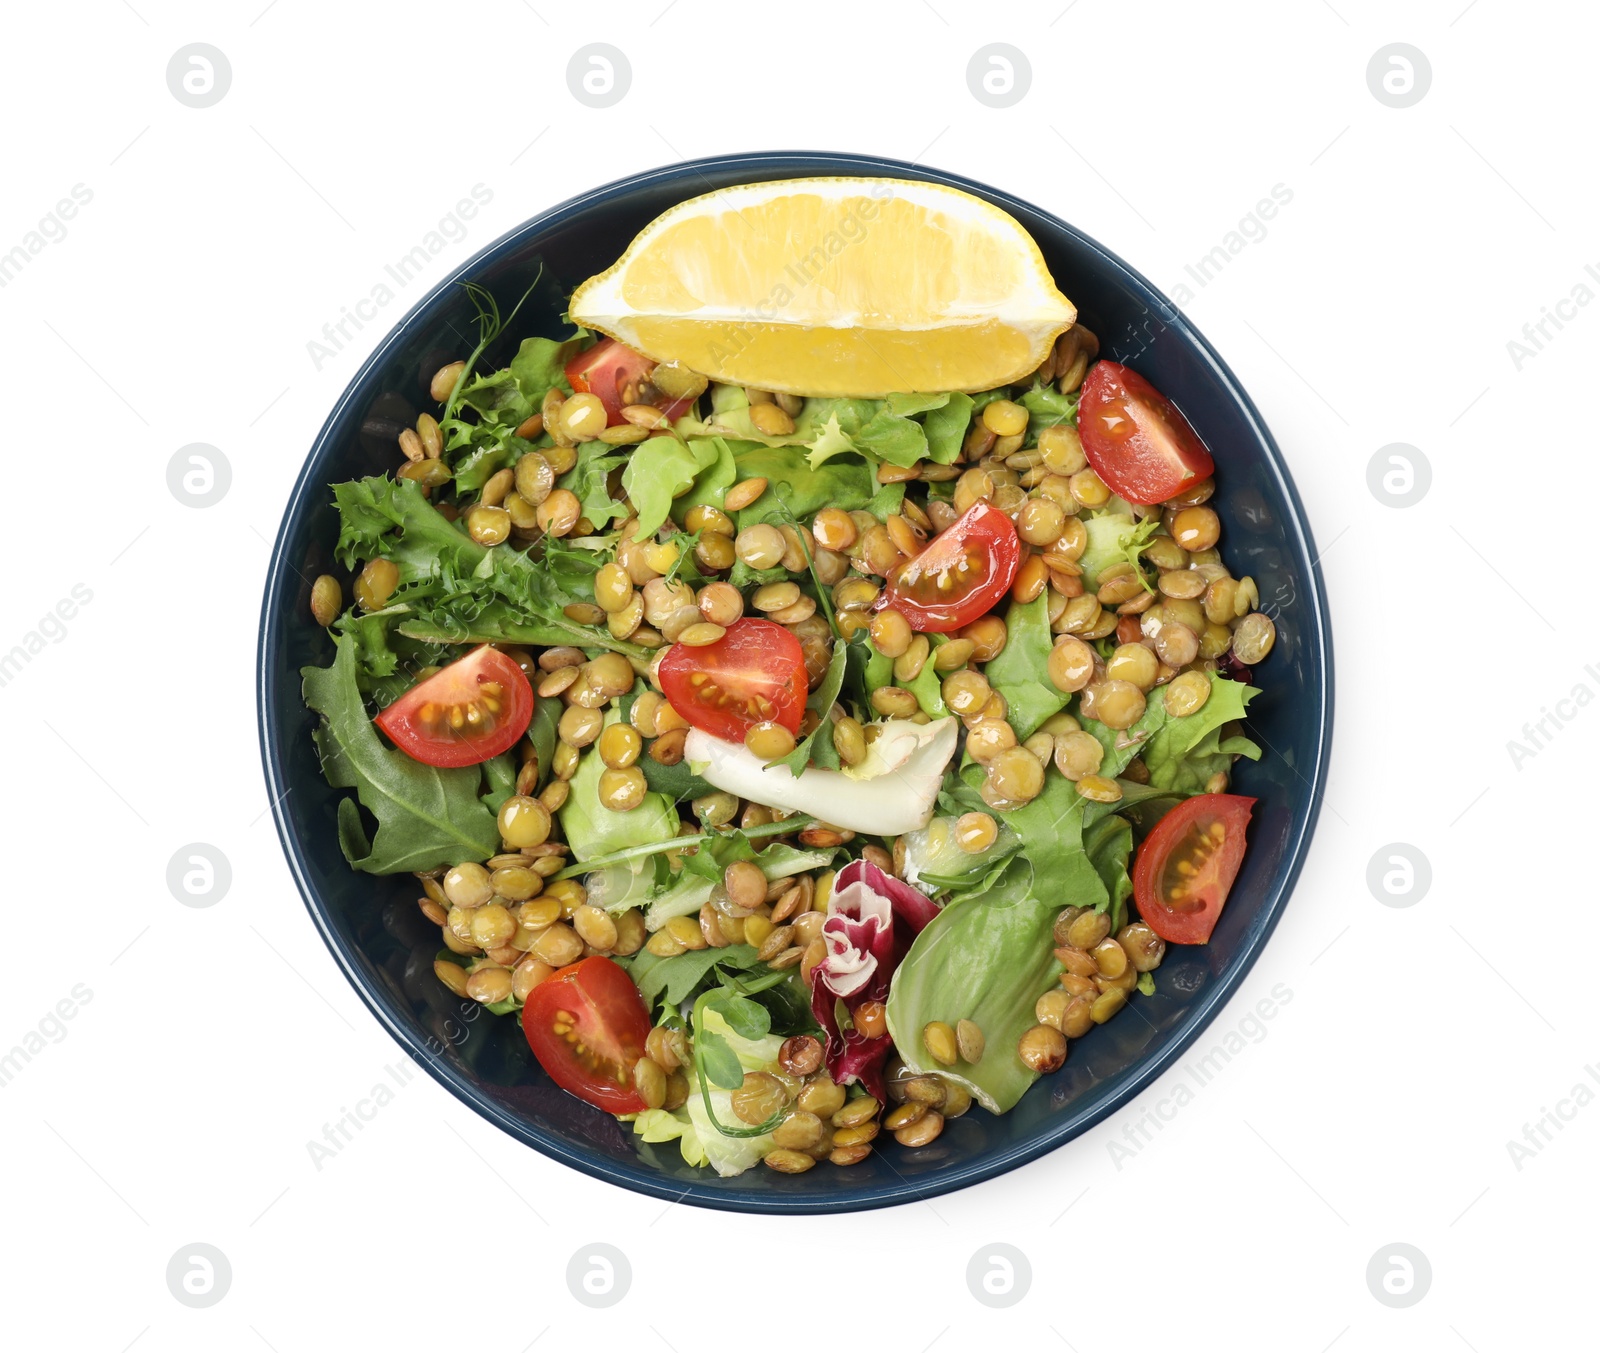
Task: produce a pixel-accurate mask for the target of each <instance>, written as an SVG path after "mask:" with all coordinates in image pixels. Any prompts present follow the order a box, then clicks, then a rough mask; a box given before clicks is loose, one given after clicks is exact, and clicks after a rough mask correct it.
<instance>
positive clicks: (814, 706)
mask: <svg viewBox="0 0 1600 1353" xmlns="http://www.w3.org/2000/svg"><path fill="white" fill-rule="evenodd" d="M847 647H848V645H847V644H846V643H845V641H844V640H843V639H835V640H834V641H833V658H832V660H831V661H830V662H829V663H828V670H827V672H825V673H824V674H823V677H822V681H821V682H820V683H819V684H818V686H817V689H816V690H814V691H812V692H811V694H810V696H809V697H808V698H807V700H806V708H807V709H808V710H810V711H811V712H812V713H813V714H815V715H816V716H817V721H818V722H817V726H816V727H815V728H814V729H812V730H811V732H810V733H809V734H807V735H806V736H805V737H804V738H802V739H801V740H800V742H799V743H798V745H797V746H796V747H795V749H794V751H792V752H790V753H789V755H788V756H785V757H780V758H779V759H778V760H777V761H776V762H774V763H773V764H774V765H779V766H787V767H788V768H789V769H790V770H791V771H792V772H793V773H794V774H795V776H796V777H798V776H799V775H800V773H801V772H802V771H803V770H805V768H806V764H807V762H810V763H812V764H814V765H818V766H821V767H823V768H824V769H825V770H838V769H839V753H838V752H837V751H835V750H834V746H833V719H832V718H831V717H830V711H831V710H832V709H833V704H834V701H836V700H837V699H838V698H839V690H840V688H841V687H842V686H843V685H844V673H845V665H846V663H847V662H848V658H847V657H846V654H845V650H846V648H847Z"/></svg>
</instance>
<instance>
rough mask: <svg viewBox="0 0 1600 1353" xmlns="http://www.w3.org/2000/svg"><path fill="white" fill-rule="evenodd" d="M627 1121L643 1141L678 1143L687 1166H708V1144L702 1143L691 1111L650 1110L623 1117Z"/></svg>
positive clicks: (683, 1109) (684, 1109)
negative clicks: (706, 1164)
mask: <svg viewBox="0 0 1600 1353" xmlns="http://www.w3.org/2000/svg"><path fill="white" fill-rule="evenodd" d="M619 1116H620V1117H621V1119H622V1121H623V1122H625V1123H626V1122H631V1123H632V1124H633V1130H634V1132H636V1133H637V1134H638V1135H639V1139H640V1140H641V1141H645V1142H651V1143H659V1142H670V1141H676V1142H677V1143H678V1150H679V1152H680V1153H681V1154H682V1155H683V1161H684V1164H685V1165H694V1166H700V1165H704V1164H705V1163H706V1148H705V1144H704V1143H703V1142H701V1140H700V1130H699V1129H698V1128H697V1127H695V1125H694V1122H693V1120H692V1119H690V1117H689V1112H688V1110H687V1108H682V1109H677V1110H674V1111H673V1112H672V1113H668V1112H667V1111H666V1110H665V1109H646V1110H645V1111H644V1112H643V1113H635V1114H621V1115H619Z"/></svg>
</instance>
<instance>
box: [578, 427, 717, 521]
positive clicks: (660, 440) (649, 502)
mask: <svg viewBox="0 0 1600 1353" xmlns="http://www.w3.org/2000/svg"><path fill="white" fill-rule="evenodd" d="M717 459H718V450H717V444H716V443H715V442H714V441H710V440H707V439H705V438H696V439H694V440H692V441H687V442H682V441H679V440H678V439H677V438H676V437H651V438H649V439H648V440H647V441H643V442H640V443H639V444H638V446H636V447H635V448H634V451H633V454H632V455H631V456H629V457H627V468H626V469H624V470H623V472H622V488H623V491H624V492H625V493H627V495H628V499H629V501H630V502H632V504H633V508H634V511H635V512H637V513H638V514H639V529H638V531H637V532H636V533H635V534H634V539H635V540H645V539H647V538H648V537H650V536H653V535H655V533H656V530H657V529H658V528H659V527H660V526H661V524H662V523H663V522H665V521H666V520H667V518H668V516H669V515H670V514H671V512H672V502H673V499H675V498H677V497H678V496H679V495H680V494H682V493H685V492H687V491H688V490H689V489H691V488H693V487H694V484H695V481H696V480H697V479H698V478H699V476H700V474H701V473H702V471H705V470H708V469H710V468H711V466H712V465H714V464H715V463H716V461H717ZM591 520H592V518H591Z"/></svg>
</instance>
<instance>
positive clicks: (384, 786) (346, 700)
mask: <svg viewBox="0 0 1600 1353" xmlns="http://www.w3.org/2000/svg"><path fill="white" fill-rule="evenodd" d="M300 675H301V677H302V678H303V679H304V683H305V685H304V694H305V702H306V704H307V705H308V706H310V708H311V709H312V710H314V711H315V712H316V713H318V714H320V715H321V716H322V719H323V723H322V726H321V727H320V728H319V729H318V730H317V731H316V732H315V733H314V734H313V737H314V738H315V739H316V744H317V750H318V752H319V753H320V754H321V757H322V772H323V774H324V775H326V776H327V777H328V783H329V784H331V785H332V786H333V787H334V788H335V789H354V790H355V791H356V796H357V798H359V799H360V801H361V804H362V806H363V807H365V808H366V809H367V811H368V812H370V813H371V814H372V815H373V816H374V817H375V818H377V820H378V830H377V834H376V835H375V836H374V837H373V839H372V840H371V841H370V842H369V841H368V840H367V837H366V831H365V828H364V826H363V824H362V821H361V814H360V810H359V809H358V808H357V807H356V800H355V799H350V798H344V799H341V800H340V802H339V844H340V846H341V848H342V849H343V850H344V854H345V858H346V859H347V860H349V861H350V864H351V866H352V867H354V868H356V869H361V870H365V871H366V872H367V873H369V874H403V873H414V872H417V871H419V870H427V869H437V868H439V867H440V866H441V865H456V864H459V863H460V862H461V861H462V860H484V859H487V858H488V857H489V856H491V855H493V854H494V853H495V852H496V851H498V850H499V849H500V829H499V827H498V826H497V825H496V823H495V816H494V814H493V813H492V812H490V811H489V809H488V808H486V807H485V806H484V804H483V802H482V801H481V800H480V798H479V793H480V792H481V790H482V787H483V774H482V772H481V771H480V770H479V769H478V767H476V766H471V767H462V768H459V769H441V768H439V767H436V766H424V765H423V764H422V763H421V762H420V761H413V760H412V759H411V758H410V757H409V756H407V755H406V754H405V753H404V752H400V751H392V750H390V749H389V748H387V747H385V746H384V745H383V743H382V741H381V740H380V739H379V737H378V733H377V730H376V729H375V728H374V727H373V726H372V721H371V719H370V718H369V717H368V715H367V710H366V707H365V705H363V703H362V700H361V691H360V689H359V688H358V687H357V685H356V646H355V644H354V643H352V642H351V641H350V640H348V639H345V640H340V641H338V643H337V644H336V648H335V652H334V658H333V663H332V665H330V666H328V667H306V668H302V669H301V673H300Z"/></svg>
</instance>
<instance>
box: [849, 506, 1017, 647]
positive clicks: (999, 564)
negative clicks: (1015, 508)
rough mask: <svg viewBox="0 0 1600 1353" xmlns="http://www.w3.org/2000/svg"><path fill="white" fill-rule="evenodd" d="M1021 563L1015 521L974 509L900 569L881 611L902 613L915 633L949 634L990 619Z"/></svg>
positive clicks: (991, 509) (992, 511) (988, 510)
mask: <svg viewBox="0 0 1600 1353" xmlns="http://www.w3.org/2000/svg"><path fill="white" fill-rule="evenodd" d="M1021 559H1022V542H1021V541H1020V540H1018V539H1017V528H1016V527H1015V526H1013V525H1012V524H1011V518H1010V517H1008V516H1006V514H1005V513H1004V512H1002V511H1000V509H999V508H997V507H990V506H989V504H988V503H974V504H973V505H972V506H971V507H969V508H968V509H967V510H966V511H965V512H964V513H962V514H961V516H959V517H958V518H956V520H955V521H954V522H952V523H951V524H950V525H949V526H948V527H946V528H945V529H944V530H943V531H941V532H939V534H938V535H936V536H935V537H934V538H933V539H932V540H930V541H929V542H928V543H927V545H925V546H924V547H923V550H922V553H921V554H919V555H918V556H917V557H916V558H915V559H912V560H910V561H909V562H907V563H905V564H902V565H901V566H900V569H899V571H898V572H897V573H895V574H894V575H893V576H892V577H891V578H890V579H889V585H888V587H887V588H885V589H884V593H883V600H882V601H881V602H880V603H879V605H880V606H888V607H892V608H893V609H894V610H897V611H899V612H900V613H901V614H902V615H904V616H905V618H906V619H907V620H909V621H910V622H911V628H912V629H914V630H921V631H923V632H924V633H930V634H948V633H949V632H950V631H951V630H958V629H960V628H961V627H962V626H963V625H965V624H968V623H969V622H971V621H973V620H976V619H977V618H978V617H979V616H981V615H986V614H988V612H989V611H990V610H991V609H992V608H993V606H994V604H995V603H996V602H997V601H999V600H1000V598H1001V597H1003V596H1005V594H1006V593H1007V592H1009V591H1010V590H1011V581H1012V579H1013V578H1015V577H1016V575H1017V564H1018V563H1019V562H1020V561H1021Z"/></svg>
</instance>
